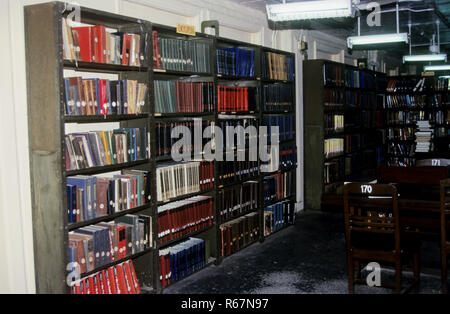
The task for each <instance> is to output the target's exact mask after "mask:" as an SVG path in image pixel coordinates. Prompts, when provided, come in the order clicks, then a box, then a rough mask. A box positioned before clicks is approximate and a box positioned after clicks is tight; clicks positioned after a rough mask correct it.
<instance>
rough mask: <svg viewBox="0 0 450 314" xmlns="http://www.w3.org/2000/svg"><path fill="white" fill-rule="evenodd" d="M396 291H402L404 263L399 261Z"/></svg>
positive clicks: (396, 269)
mask: <svg viewBox="0 0 450 314" xmlns="http://www.w3.org/2000/svg"><path fill="white" fill-rule="evenodd" d="M395 291H396V292H397V293H400V292H401V291H402V263H401V261H397V262H396V263H395Z"/></svg>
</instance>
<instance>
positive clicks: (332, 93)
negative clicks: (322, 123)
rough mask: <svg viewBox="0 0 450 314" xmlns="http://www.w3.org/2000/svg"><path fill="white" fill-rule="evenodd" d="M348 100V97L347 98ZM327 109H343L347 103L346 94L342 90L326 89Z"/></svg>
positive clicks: (325, 103)
mask: <svg viewBox="0 0 450 314" xmlns="http://www.w3.org/2000/svg"><path fill="white" fill-rule="evenodd" d="M347 98H348V97H347ZM323 101H324V106H325V107H343V106H344V104H345V103H346V102H345V93H344V91H341V90H336V89H326V90H325V91H324V99H323Z"/></svg>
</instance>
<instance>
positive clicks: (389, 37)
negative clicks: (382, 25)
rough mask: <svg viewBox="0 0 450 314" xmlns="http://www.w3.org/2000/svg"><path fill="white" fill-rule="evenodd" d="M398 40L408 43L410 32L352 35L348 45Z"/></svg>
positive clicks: (385, 42) (348, 39)
mask: <svg viewBox="0 0 450 314" xmlns="http://www.w3.org/2000/svg"><path fill="white" fill-rule="evenodd" d="M397 42H405V43H408V33H393V34H382V35H366V36H351V37H348V38H347V45H348V47H349V48H353V46H359V45H374V44H388V43H397Z"/></svg>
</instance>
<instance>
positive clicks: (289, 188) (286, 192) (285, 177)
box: [263, 171, 295, 204]
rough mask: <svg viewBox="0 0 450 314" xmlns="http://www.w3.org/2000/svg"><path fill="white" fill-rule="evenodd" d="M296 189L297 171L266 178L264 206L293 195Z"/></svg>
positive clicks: (264, 181)
mask: <svg viewBox="0 0 450 314" xmlns="http://www.w3.org/2000/svg"><path fill="white" fill-rule="evenodd" d="M294 187H295V171H289V172H284V173H277V174H274V175H271V176H267V177H264V180H263V191H264V192H263V195H264V204H267V203H270V202H273V201H276V200H281V199H284V198H286V197H289V196H291V195H292V194H293V192H294Z"/></svg>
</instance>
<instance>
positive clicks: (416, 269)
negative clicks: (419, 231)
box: [413, 252, 420, 293]
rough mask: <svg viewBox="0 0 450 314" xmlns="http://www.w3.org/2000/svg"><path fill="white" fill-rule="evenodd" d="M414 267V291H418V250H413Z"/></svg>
mask: <svg viewBox="0 0 450 314" xmlns="http://www.w3.org/2000/svg"><path fill="white" fill-rule="evenodd" d="M413 264H414V265H413V267H414V292H415V293H419V291H420V252H415V253H414V256H413Z"/></svg>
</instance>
